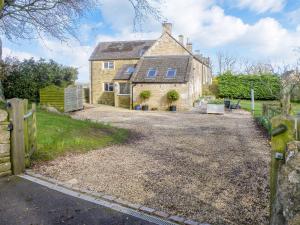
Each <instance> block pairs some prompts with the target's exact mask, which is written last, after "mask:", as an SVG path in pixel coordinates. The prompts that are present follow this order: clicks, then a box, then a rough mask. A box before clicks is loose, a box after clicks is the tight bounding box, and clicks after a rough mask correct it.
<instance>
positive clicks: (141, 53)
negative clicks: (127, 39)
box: [140, 49, 146, 57]
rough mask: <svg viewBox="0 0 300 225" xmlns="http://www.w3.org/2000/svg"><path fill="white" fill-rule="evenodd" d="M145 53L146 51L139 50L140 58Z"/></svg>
mask: <svg viewBox="0 0 300 225" xmlns="http://www.w3.org/2000/svg"><path fill="white" fill-rule="evenodd" d="M145 52H146V49H141V50H140V56H141V57H142V56H143V55H144V53H145Z"/></svg>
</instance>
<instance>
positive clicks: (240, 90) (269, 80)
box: [218, 73, 281, 100]
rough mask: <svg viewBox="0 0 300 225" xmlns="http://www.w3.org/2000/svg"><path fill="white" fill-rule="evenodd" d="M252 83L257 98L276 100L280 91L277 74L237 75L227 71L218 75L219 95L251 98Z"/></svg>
mask: <svg viewBox="0 0 300 225" xmlns="http://www.w3.org/2000/svg"><path fill="white" fill-rule="evenodd" d="M251 84H253V87H254V93H255V99H257V100H275V99H277V98H278V96H279V92H280V86H281V85H280V78H279V77H277V76H275V75H268V74H267V75H237V76H233V75H232V74H231V73H225V74H223V75H221V76H219V77H218V86H219V87H218V90H219V97H222V98H228V97H229V98H239V99H251V96H250V89H251Z"/></svg>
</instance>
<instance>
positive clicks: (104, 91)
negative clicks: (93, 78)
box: [103, 82, 115, 92]
mask: <svg viewBox="0 0 300 225" xmlns="http://www.w3.org/2000/svg"><path fill="white" fill-rule="evenodd" d="M105 84H109V85H111V84H112V86H113V90H112V91H106V90H105ZM108 89H109V88H108ZM103 92H115V84H114V83H112V82H103Z"/></svg>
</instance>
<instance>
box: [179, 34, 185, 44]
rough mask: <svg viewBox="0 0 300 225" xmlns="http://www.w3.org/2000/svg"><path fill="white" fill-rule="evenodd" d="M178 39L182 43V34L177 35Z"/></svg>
mask: <svg viewBox="0 0 300 225" xmlns="http://www.w3.org/2000/svg"><path fill="white" fill-rule="evenodd" d="M178 41H179V42H180V44H182V45H184V37H183V35H182V34H180V35H179V36H178Z"/></svg>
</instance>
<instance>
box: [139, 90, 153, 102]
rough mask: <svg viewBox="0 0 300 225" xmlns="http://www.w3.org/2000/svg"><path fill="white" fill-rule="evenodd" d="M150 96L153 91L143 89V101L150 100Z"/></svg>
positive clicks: (141, 94) (141, 96)
mask: <svg viewBox="0 0 300 225" xmlns="http://www.w3.org/2000/svg"><path fill="white" fill-rule="evenodd" d="M150 96H151V91H148V90H147V91H142V92H141V93H140V98H141V99H142V101H143V102H144V101H146V100H148V99H149V98H150Z"/></svg>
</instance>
